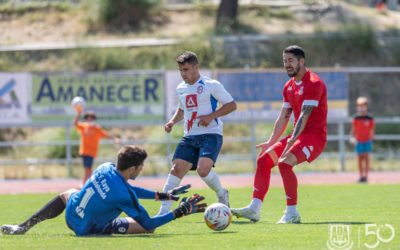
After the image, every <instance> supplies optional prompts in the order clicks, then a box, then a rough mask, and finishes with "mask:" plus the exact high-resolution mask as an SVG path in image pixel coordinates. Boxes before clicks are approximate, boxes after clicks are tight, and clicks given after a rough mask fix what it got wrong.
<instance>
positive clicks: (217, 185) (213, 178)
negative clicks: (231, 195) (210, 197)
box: [201, 170, 224, 195]
mask: <svg viewBox="0 0 400 250" xmlns="http://www.w3.org/2000/svg"><path fill="white" fill-rule="evenodd" d="M201 179H203V181H204V182H205V183H206V184H207V185H208V186H209V187H210V188H211V189H212V190H214V191H215V192H216V193H217V195H221V194H222V193H223V192H224V188H223V187H222V185H221V182H220V181H219V177H218V175H217V174H216V173H215V172H214V171H213V170H211V171H210V173H208V175H207V176H206V177H201Z"/></svg>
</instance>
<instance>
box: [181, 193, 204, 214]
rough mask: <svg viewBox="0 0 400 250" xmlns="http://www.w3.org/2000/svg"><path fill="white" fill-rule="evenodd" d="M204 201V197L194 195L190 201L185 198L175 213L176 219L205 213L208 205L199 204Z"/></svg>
mask: <svg viewBox="0 0 400 250" xmlns="http://www.w3.org/2000/svg"><path fill="white" fill-rule="evenodd" d="M202 200H204V197H203V196H201V195H199V194H194V195H193V196H192V197H190V198H189V200H188V199H187V198H186V197H185V198H183V199H182V202H181V204H180V205H179V207H177V208H176V209H175V210H174V211H173V213H174V216H175V219H176V218H180V217H182V216H185V215H189V214H194V213H200V212H204V211H205V210H206V207H207V204H206V203H200V204H199V202H200V201H202Z"/></svg>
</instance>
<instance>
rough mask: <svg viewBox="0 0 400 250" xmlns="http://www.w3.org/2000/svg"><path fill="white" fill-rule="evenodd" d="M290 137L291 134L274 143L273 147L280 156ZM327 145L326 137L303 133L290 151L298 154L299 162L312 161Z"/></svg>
mask: <svg viewBox="0 0 400 250" xmlns="http://www.w3.org/2000/svg"><path fill="white" fill-rule="evenodd" d="M290 137H291V135H289V136H286V137H285V138H283V139H282V140H280V141H279V142H277V143H275V144H274V145H272V147H271V149H273V150H274V151H275V153H276V155H277V156H278V157H281V155H282V153H283V150H284V149H285V147H286V143H287V140H288V139H289V138H290ZM325 145H326V137H325V138H321V136H316V135H313V134H301V135H300V136H299V138H297V140H296V141H295V142H294V144H293V146H292V147H291V148H290V149H289V150H288V152H290V153H292V154H294V155H295V156H296V158H297V164H299V163H301V162H304V161H308V162H312V161H313V160H315V159H316V158H317V157H318V156H319V155H320V154H321V153H322V151H323V150H324V148H325Z"/></svg>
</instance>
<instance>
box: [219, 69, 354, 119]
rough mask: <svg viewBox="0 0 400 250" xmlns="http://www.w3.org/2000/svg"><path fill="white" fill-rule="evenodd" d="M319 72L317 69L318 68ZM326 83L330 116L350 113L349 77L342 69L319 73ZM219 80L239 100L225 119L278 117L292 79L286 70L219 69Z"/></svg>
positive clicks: (337, 116) (336, 116)
mask: <svg viewBox="0 0 400 250" xmlns="http://www.w3.org/2000/svg"><path fill="white" fill-rule="evenodd" d="M317 73H318V72H317ZM318 74H319V76H320V77H321V78H322V80H323V81H324V82H325V84H326V86H327V92H328V107H329V112H328V117H329V118H344V117H348V108H347V105H348V77H347V74H346V73H342V72H321V73H318ZM216 79H217V80H219V81H220V82H221V83H222V84H223V85H224V86H225V88H226V89H227V90H228V92H230V93H231V95H232V96H233V98H234V99H235V101H236V102H237V104H238V109H237V110H236V111H235V112H233V113H232V114H230V115H228V116H227V117H226V118H225V119H231V120H243V121H245V120H249V119H256V120H259V119H262V120H275V119H276V118H277V116H278V114H279V111H280V109H281V107H282V90H283V86H284V84H285V83H286V82H287V81H288V80H289V77H288V76H287V74H286V72H260V71H256V72H251V71H250V72H249V71H243V72H238V71H235V72H231V71H227V72H223V71H221V72H218V73H217V76H216Z"/></svg>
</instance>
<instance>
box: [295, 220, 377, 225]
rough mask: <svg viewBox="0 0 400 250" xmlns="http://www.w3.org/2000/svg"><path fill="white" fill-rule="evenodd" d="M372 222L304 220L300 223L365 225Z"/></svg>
mask: <svg viewBox="0 0 400 250" xmlns="http://www.w3.org/2000/svg"><path fill="white" fill-rule="evenodd" d="M369 223H372V222H365V221H316V222H302V223H300V225H329V224H341V225H365V224H369Z"/></svg>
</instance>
